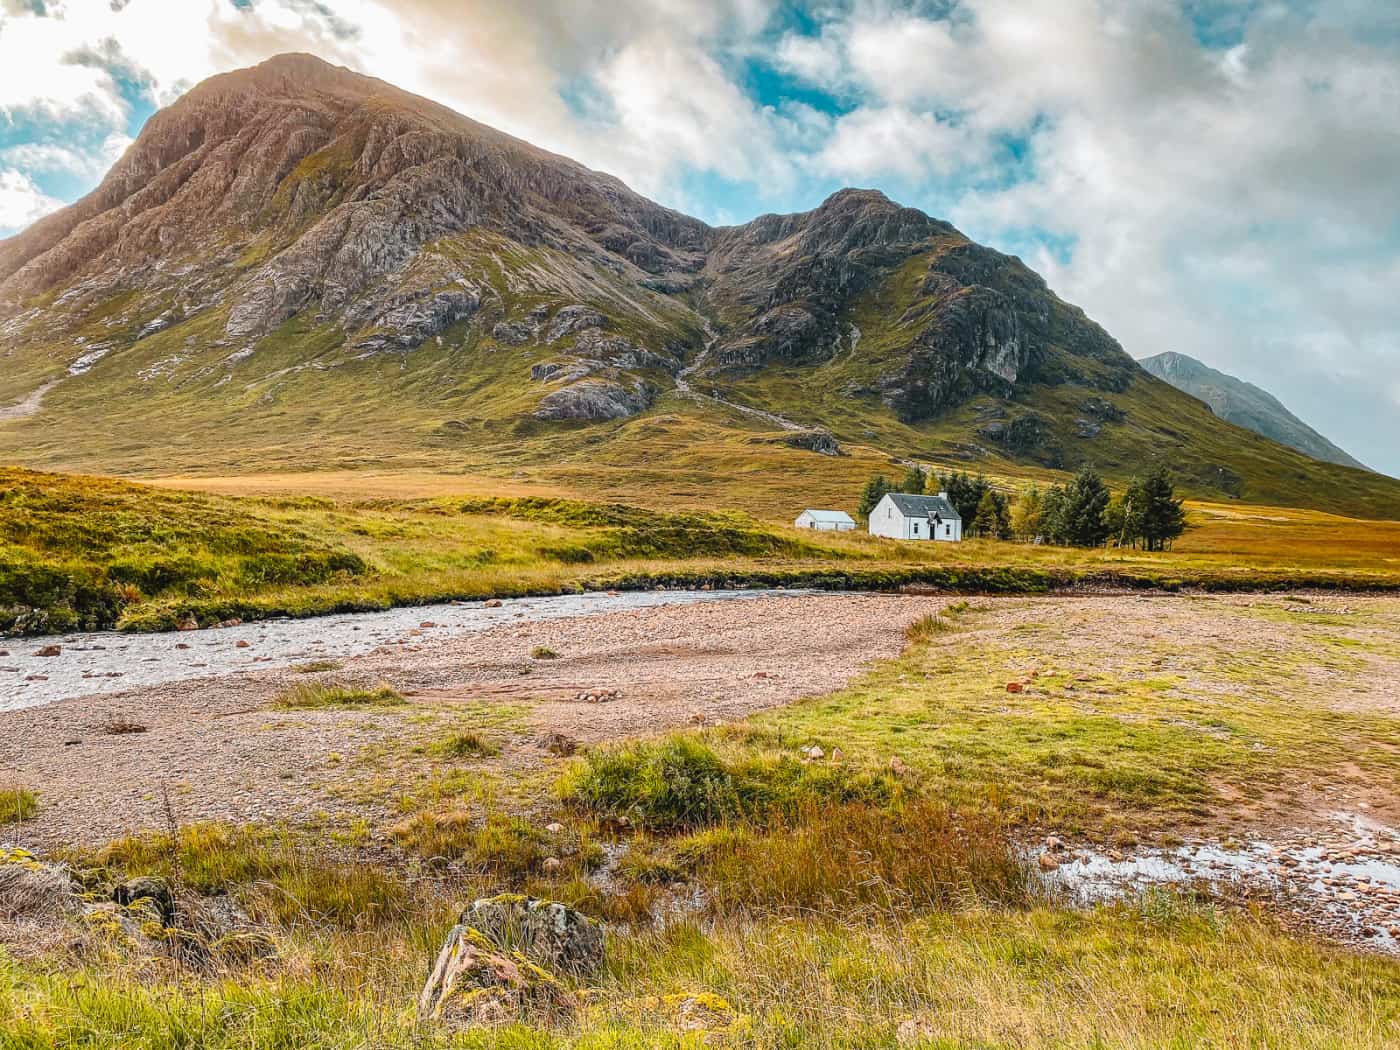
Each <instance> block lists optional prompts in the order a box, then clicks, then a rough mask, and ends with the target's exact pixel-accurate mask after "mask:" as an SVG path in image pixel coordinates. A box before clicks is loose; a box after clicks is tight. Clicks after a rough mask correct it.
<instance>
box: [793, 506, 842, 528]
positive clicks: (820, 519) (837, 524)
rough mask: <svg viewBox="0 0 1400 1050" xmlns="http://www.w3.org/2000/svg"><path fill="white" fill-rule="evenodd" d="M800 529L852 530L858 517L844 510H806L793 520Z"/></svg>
mask: <svg viewBox="0 0 1400 1050" xmlns="http://www.w3.org/2000/svg"><path fill="white" fill-rule="evenodd" d="M793 524H794V525H796V526H797V527H798V528H799V529H820V530H822V531H824V532H850V531H852V530H853V529H854V528H855V527H856V519H855V518H853V517H851V516H850V515H849V514H847V513H846V512H845V511H844V510H811V509H810V508H809V509H807V510H804V511H803V512H802V513H801V514H799V515H798V516H797V520H796V521H794V522H793Z"/></svg>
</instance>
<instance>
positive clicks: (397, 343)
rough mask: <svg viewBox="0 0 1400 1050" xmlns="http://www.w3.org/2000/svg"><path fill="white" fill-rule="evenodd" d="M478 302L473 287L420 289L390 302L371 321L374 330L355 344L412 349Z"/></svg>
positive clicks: (463, 316) (471, 310)
mask: <svg viewBox="0 0 1400 1050" xmlns="http://www.w3.org/2000/svg"><path fill="white" fill-rule="evenodd" d="M480 306H481V296H480V294H478V293H477V292H476V291H475V290H470V291H468V290H457V289H453V290H451V291H444V292H434V293H420V294H416V295H409V296H404V297H400V298H398V299H397V300H395V301H394V302H391V303H390V304H389V305H388V306H387V307H386V308H385V309H384V310H383V312H381V313H380V314H379V315H378V316H377V317H375V318H374V320H373V322H371V325H372V327H373V329H374V331H373V332H372V333H371V334H370V335H367V336H365V337H364V338H363V339H361V340H360V341H359V342H358V343H357V344H356V345H357V346H358V347H359V348H361V349H366V350H388V349H399V350H412V349H414V348H415V347H418V346H421V345H422V344H423V343H425V342H427V340H428V339H430V338H432V337H433V336H436V335H437V334H439V333H440V332H442V331H443V330H445V329H446V328H448V327H450V326H451V325H454V324H456V323H457V322H458V321H465V320H466V319H467V318H469V317H471V316H472V315H473V314H475V313H476V311H477V309H478V308H479V307H480Z"/></svg>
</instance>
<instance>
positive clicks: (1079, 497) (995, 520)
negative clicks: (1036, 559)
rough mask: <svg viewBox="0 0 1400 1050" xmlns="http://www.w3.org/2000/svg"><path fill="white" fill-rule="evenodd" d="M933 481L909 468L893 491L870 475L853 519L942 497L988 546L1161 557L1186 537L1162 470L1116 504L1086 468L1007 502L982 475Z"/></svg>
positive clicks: (1183, 519)
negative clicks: (1139, 551) (900, 498)
mask: <svg viewBox="0 0 1400 1050" xmlns="http://www.w3.org/2000/svg"><path fill="white" fill-rule="evenodd" d="M933 480H934V481H936V482H937V485H936V486H934V485H932V484H931V483H930V478H929V476H928V475H927V474H926V473H925V472H924V471H923V470H920V469H919V468H918V467H911V468H909V471H908V472H907V473H906V474H905V475H904V477H903V478H902V479H901V480H900V482H899V484H898V485H895V484H894V483H892V482H891V481H890V480H889V479H888V478H886V477H885V476H884V475H881V474H877V475H875V476H874V477H872V478H871V479H870V480H869V481H868V482H866V484H865V489H864V491H863V492H862V493H861V498H860V505H859V508H858V509H859V512H860V516H861V517H862V518H869V517H870V512H871V511H873V510H874V509H875V505H876V504H877V503H879V502H880V500H882V499H883V498H884V497H885V494H886V493H889V492H909V493H914V494H922V493H925V492H928V491H938V492H946V493H947V494H948V502H950V503H951V504H952V505H953V507H954V509H955V510H957V512H958V515H959V516H960V517H961V518H962V520H963V531H964V533H965V534H966V535H968V536H980V537H983V538H987V539H1002V540H1008V539H1019V540H1023V541H1026V542H1030V541H1037V542H1049V543H1057V544H1061V545H1063V546H1070V547H1101V546H1103V545H1105V544H1107V543H1116V544H1117V545H1118V546H1120V547H1138V546H1141V547H1142V548H1143V549H1144V550H1167V549H1168V548H1169V547H1170V546H1171V544H1172V541H1173V540H1175V539H1176V538H1177V537H1178V536H1180V535H1181V534H1182V533H1183V532H1184V531H1185V530H1186V514H1185V512H1184V511H1183V510H1182V506H1181V504H1182V501H1181V500H1179V499H1177V498H1176V490H1175V487H1174V486H1173V485H1172V481H1171V477H1170V476H1169V475H1168V474H1167V472H1166V470H1165V469H1163V468H1158V469H1156V470H1154V471H1153V472H1152V473H1151V474H1148V475H1147V476H1146V477H1145V478H1135V479H1134V480H1133V481H1132V483H1131V484H1129V486H1128V488H1127V489H1126V490H1124V491H1123V492H1121V493H1119V494H1118V495H1116V496H1115V495H1113V493H1112V492H1110V491H1109V488H1108V485H1107V484H1106V483H1105V482H1104V480H1103V478H1102V477H1100V476H1099V474H1098V473H1097V472H1096V471H1095V470H1094V469H1093V468H1091V467H1085V468H1084V469H1083V470H1081V471H1080V472H1079V473H1078V474H1077V475H1075V477H1074V479H1073V480H1072V481H1070V482H1068V483H1066V484H1063V485H1055V486H1053V487H1052V488H1049V489H1043V490H1042V489H1041V488H1039V487H1038V486H1032V487H1031V488H1029V489H1027V490H1026V491H1025V492H1023V493H1021V495H1020V496H1019V497H1018V498H1017V499H1016V500H1015V501H1014V502H1012V500H1011V499H1010V497H1008V496H1007V495H1005V494H1004V493H1001V492H998V491H997V490H996V489H995V488H993V487H992V485H991V483H990V482H989V481H988V480H987V479H986V478H984V477H982V476H981V475H976V476H974V475H970V474H965V473H963V472H961V471H957V472H954V473H951V474H944V475H942V476H939V477H936V478H935V479H933Z"/></svg>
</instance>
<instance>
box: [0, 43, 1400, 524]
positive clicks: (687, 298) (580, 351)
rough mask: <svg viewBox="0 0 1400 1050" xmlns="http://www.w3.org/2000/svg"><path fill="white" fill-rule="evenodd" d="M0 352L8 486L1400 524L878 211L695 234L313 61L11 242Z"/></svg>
mask: <svg viewBox="0 0 1400 1050" xmlns="http://www.w3.org/2000/svg"><path fill="white" fill-rule="evenodd" d="M0 354H3V362H4V367H3V368H0V457H2V458H4V459H7V460H10V461H13V462H19V463H24V464H27V465H31V466H40V467H46V468H54V469H79V470H85V471H90V472H104V473H112V472H115V473H122V474H130V475H138V476H151V475H160V474H248V473H257V472H268V471H299V470H308V469H335V470H364V469H369V468H376V469H392V470H398V471H414V470H428V471H439V472H440V471H454V472H455V471H471V472H475V473H479V474H483V475H486V476H492V477H498V478H506V477H510V476H511V475H514V474H517V473H524V474H526V475H528V476H537V477H543V478H549V477H551V476H555V475H559V476H564V477H569V478H573V479H575V480H577V481H579V482H580V483H582V482H583V480H584V479H587V480H588V482H589V483H590V484H594V485H596V486H597V488H596V489H595V491H596V492H598V493H600V494H611V495H617V494H620V493H621V492H623V491H624V490H627V489H630V488H635V487H636V481H635V479H636V478H637V477H640V476H645V477H647V478H649V479H651V486H652V488H654V489H659V490H660V491H661V492H664V493H668V494H673V495H682V496H683V495H684V494H687V493H691V492H698V493H708V494H709V495H710V496H711V497H712V498H721V499H725V500H728V501H730V502H732V503H733V505H736V506H740V507H748V508H758V507H761V506H764V505H766V504H768V503H770V502H774V500H772V499H771V498H770V497H771V495H772V494H775V493H782V494H783V495H784V499H787V498H788V495H789V494H790V496H791V506H790V508H789V509H791V508H793V507H797V506H799V505H805V504H807V503H808V502H811V501H813V500H815V499H816V495H817V494H821V495H822V498H823V500H828V499H837V500H839V501H840V502H842V503H849V502H850V500H851V497H850V496H848V495H845V494H846V493H848V492H849V491H850V489H849V488H848V486H849V484H850V483H851V481H852V480H853V479H854V477H855V476H857V475H858V474H859V473H860V472H862V471H865V470H866V469H867V467H871V466H873V467H875V468H876V469H881V468H883V469H888V470H891V471H894V470H898V469H899V468H898V466H897V464H892V463H891V461H892V460H904V459H910V458H913V459H919V460H923V461H928V462H933V463H938V464H944V465H953V466H959V467H963V468H966V469H973V470H983V471H987V472H989V473H995V474H1002V475H1006V476H1019V477H1028V476H1029V477H1049V476H1052V475H1054V474H1055V473H1056V472H1059V471H1063V470H1072V469H1074V468H1076V467H1078V466H1079V465H1081V464H1085V463H1091V464H1094V465H1096V466H1098V467H1099V468H1100V469H1102V470H1104V471H1105V472H1107V473H1108V474H1109V475H1110V476H1111V477H1112V478H1114V479H1116V480H1118V481H1122V480H1126V478H1128V477H1129V476H1130V475H1132V474H1134V473H1137V472H1141V471H1143V470H1146V469H1148V468H1149V467H1150V466H1151V465H1153V464H1155V463H1157V462H1165V463H1166V464H1167V465H1168V466H1169V467H1170V468H1171V469H1172V470H1173V471H1174V472H1175V473H1176V475H1177V476H1178V478H1179V479H1180V481H1181V482H1182V484H1183V487H1184V488H1185V489H1186V490H1187V491H1189V492H1190V493H1192V494H1194V495H1197V496H1200V497H1204V498H1217V499H1218V498H1241V499H1245V500H1248V501H1251V502H1258V503H1276V504H1290V505H1308V506H1316V507H1320V508H1323V509H1328V510H1332V511H1336V512H1338V513H1344V514H1350V515H1359V516H1368V517H1378V518H1382V517H1400V482H1396V481H1394V480H1393V479H1389V478H1382V477H1379V476H1376V475H1373V474H1369V473H1365V472H1362V471H1357V470H1349V469H1347V468H1344V467H1334V466H1330V465H1322V464H1320V463H1318V462H1317V461H1315V460H1312V459H1310V458H1308V457H1307V456H1305V455H1303V454H1301V453H1298V452H1296V451H1294V450H1292V449H1287V448H1284V447H1282V446H1280V445H1277V444H1274V443H1273V442H1270V441H1268V440H1266V439H1264V438H1261V437H1259V436H1257V435H1254V434H1251V433H1249V432H1247V431H1245V430H1242V429H1240V428H1238V427H1235V426H1232V425H1231V424H1229V423H1227V422H1224V421H1222V420H1220V419H1217V418H1216V417H1215V416H1213V415H1212V414H1211V413H1210V412H1209V411H1208V410H1206V409H1205V408H1204V406H1202V405H1201V403H1200V402H1198V401H1196V400H1195V399H1194V398H1191V397H1189V396H1187V395H1184V394H1182V393H1180V392H1178V391H1176V390H1175V389H1173V388H1172V387H1171V386H1169V385H1168V384H1166V383H1162V382H1160V381H1157V380H1155V379H1153V378H1151V377H1149V376H1147V375H1146V373H1144V372H1143V371H1142V370H1141V369H1139V368H1138V367H1137V366H1136V365H1135V363H1134V362H1133V361H1132V360H1131V358H1129V356H1128V355H1127V354H1126V353H1124V351H1123V349H1122V348H1121V347H1120V346H1119V345H1118V344H1117V343H1116V342H1115V341H1114V340H1113V339H1112V337H1111V336H1109V335H1108V334H1107V333H1106V332H1104V331H1103V330H1102V329H1101V328H1099V326H1098V325H1096V324H1094V323H1093V322H1092V321H1091V320H1090V319H1089V318H1087V317H1086V316H1085V315H1084V314H1083V312H1082V311H1080V310H1078V309H1077V308H1075V307H1073V306H1071V305H1070V304H1067V303H1064V302H1063V301H1062V300H1060V299H1059V298H1058V297H1056V296H1055V295H1054V293H1053V292H1051V291H1050V290H1049V289H1048V288H1047V287H1046V286H1045V284H1044V282H1043V281H1042V280H1041V279H1040V278H1039V277H1038V276H1037V275H1035V274H1034V273H1033V272H1031V271H1030V270H1029V269H1027V268H1026V267H1025V266H1024V265H1023V264H1022V263H1021V262H1020V261H1019V260H1017V259H1015V258H1011V257H1007V256H1003V255H1000V254H999V253H996V252H994V251H991V250H989V249H986V248H982V247H980V246H978V245H976V244H973V243H972V242H970V241H968V240H967V238H966V237H964V236H963V235H962V234H960V233H959V232H958V231H957V230H955V229H953V228H952V227H951V226H949V225H948V224H946V223H943V222H940V221H938V220H936V219H932V218H930V217H928V216H926V215H924V214H923V213H921V212H918V211H915V210H913V209H908V208H902V207H900V206H898V205H897V204H895V203H893V202H891V201H889V200H888V199H886V198H885V197H884V196H882V195H881V194H879V193H875V192H873V191H861V190H847V191H842V192H841V193H838V194H835V195H834V196H833V197H831V198H830V199H829V200H827V201H826V202H824V203H823V204H822V205H821V206H820V207H818V208H816V209H814V210H813V211H811V212H806V213H802V214H797V215H786V216H762V217H760V218H758V219H755V220H754V221H753V222H751V223H747V224H745V225H743V226H739V227H729V228H723V229H714V228H711V227H708V226H706V225H705V224H703V223H700V222H698V221H697V220H694V219H690V218H687V217H685V216H683V215H679V214H677V213H675V212H671V211H668V210H667V209H664V208H661V207H659V206H658V205H655V204H653V203H652V202H650V201H647V200H646V199H645V198H642V197H640V196H638V195H636V194H634V193H632V192H631V191H630V190H628V189H627V188H626V187H625V186H623V185H622V184H621V183H620V182H618V181H617V180H615V179H612V178H611V177H609V176H606V175H602V174H599V173H597V172H592V171H589V170H588V169H586V168H584V167H582V166H581V165H578V164H576V163H575V162H573V161H570V160H568V159H567V158H562V157H557V156H555V155H553V154H549V153H546V152H545V151H542V150H539V149H537V148H535V147H533V146H530V145H529V144H528V143H523V142H520V141H519V140H516V139H512V138H510V137H509V136H505V135H502V134H501V133H499V132H496V131H494V130H492V129H490V128H486V127H484V126H482V125H480V124H477V123H475V122H474V121H471V120H469V119H467V118H465V117H462V116H460V115H458V114H455V113H452V112H450V111H448V110H446V109H443V108H442V107H440V106H437V105H435V104H433V103H431V102H427V101H426V100H423V99H419V98H416V97H414V96H411V95H408V94H406V93H404V92H400V91H398V90H397V89H394V88H392V87H391V86H389V85H387V84H383V83H382V82H380V81H375V80H371V79H369V78H365V77H361V76H359V75H357V74H353V73H351V72H349V71H347V70H342V69H335V68H333V67H330V66H327V65H325V64H324V63H321V62H319V61H317V60H315V59H312V58H309V57H307V56H283V57H282V58H279V59H274V60H272V61H270V62H268V63H264V64H263V65H262V66H259V67H256V68H254V69H251V70H245V71H242V72H239V73H233V74H228V75H225V76H222V77H217V78H214V79H212V80H210V81H208V82H206V83H205V84H202V85H200V86H199V87H197V88H195V89H194V90H193V91H191V92H190V93H189V94H188V95H187V96H185V97H184V98H183V99H181V100H180V101H179V102H177V103H176V104H175V105H173V106H172V107H170V108H169V109H168V110H165V111H163V112H162V113H161V114H159V115H157V117H155V118H153V119H152V121H151V122H150V123H149V125H148V127H147V128H146V130H145V131H144V132H143V134H142V135H141V137H140V139H138V141H137V143H136V144H135V145H134V146H133V147H132V149H131V151H129V152H128V154H127V155H126V156H125V157H124V158H123V159H122V160H121V161H120V162H119V163H118V165H117V166H116V167H115V168H114V169H113V171H112V173H111V174H110V175H109V176H108V178H107V179H106V180H105V181H104V182H103V184H102V186H101V187H99V189H98V190H97V191H95V192H94V193H93V194H92V195H90V196H89V197H88V198H85V199H84V200H83V201H80V202H79V203H77V204H75V205H73V206H72V207H71V208H69V209H65V210H64V211H62V212H59V213H57V214H56V215H54V216H51V217H49V218H47V219H45V220H43V221H41V222H40V223H38V224H36V225H35V226H34V227H33V228H31V229H30V230H28V231H26V232H24V233H23V234H21V235H19V236H18V237H15V238H11V239H9V240H7V241H3V242H0ZM816 430H826V431H829V432H830V435H832V436H833V437H834V439H835V441H836V442H839V444H840V445H841V446H842V447H843V448H844V450H845V451H847V452H848V453H851V455H850V456H849V457H847V458H844V459H841V458H833V457H829V456H823V455H819V454H818V451H814V450H825V451H827V452H829V451H831V447H830V446H831V439H830V438H828V437H826V436H824V435H821V434H814V433H811V432H812V431H816ZM803 432H807V433H803ZM804 449H806V450H804ZM827 493H831V494H832V495H831V496H830V497H828V496H827V495H826V494H827ZM784 516H785V517H786V516H787V515H786V514H784Z"/></svg>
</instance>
